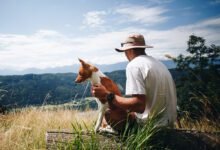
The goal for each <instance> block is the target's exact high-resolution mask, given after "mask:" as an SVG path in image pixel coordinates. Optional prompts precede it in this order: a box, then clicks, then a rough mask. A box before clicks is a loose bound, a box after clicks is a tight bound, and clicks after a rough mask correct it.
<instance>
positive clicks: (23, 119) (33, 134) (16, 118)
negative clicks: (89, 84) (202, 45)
mask: <svg viewBox="0 0 220 150" xmlns="http://www.w3.org/2000/svg"><path fill="white" fill-rule="evenodd" d="M44 107H45V106H44ZM96 117H97V112H96V111H92V110H87V111H84V112H80V111H76V110H69V109H67V110H63V109H52V110H50V109H48V110H47V109H45V108H44V109H42V108H41V107H29V108H23V109H21V110H20V111H18V112H11V113H9V114H7V115H0V149H1V150H15V149H16V150H23V149H45V133H46V131H48V130H51V129H69V130H75V131H77V132H78V133H77V134H78V135H79V136H78V139H76V140H74V141H72V143H70V144H69V145H68V146H69V147H71V144H72V145H77V146H78V148H79V149H99V148H100V146H102V144H101V143H100V142H99V139H97V138H96V136H95V134H94V133H93V134H91V139H92V141H90V142H89V143H88V142H87V143H86V142H85V141H84V140H83V138H81V137H82V136H81V133H80V131H81V130H84V129H85V130H91V129H93V126H94V122H95V120H96ZM153 122H154V120H152V121H151V122H149V123H148V124H146V126H145V127H144V128H142V129H140V130H138V132H137V133H136V134H133V133H130V134H129V136H128V138H127V139H126V140H124V141H122V142H123V144H124V146H126V147H129V148H128V149H137V148H140V149H141V148H142V146H143V145H148V146H150V147H154V146H155V145H151V143H150V142H149V139H150V138H151V137H152V136H153V135H154V134H156V133H157V132H158V131H159V130H158V128H155V127H154V126H153ZM180 122H181V125H182V127H183V128H184V129H189V130H192V129H193V130H199V131H208V132H215V131H219V130H220V127H219V123H216V122H211V121H209V120H207V119H205V118H204V119H202V120H200V121H193V120H189V119H187V118H182V119H181V120H180ZM176 128H178V127H176ZM74 142H75V143H74Z"/></svg>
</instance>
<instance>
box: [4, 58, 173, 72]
mask: <svg viewBox="0 0 220 150" xmlns="http://www.w3.org/2000/svg"><path fill="white" fill-rule="evenodd" d="M161 62H162V63H164V64H165V65H166V66H167V68H168V69H172V68H175V67H176V65H175V63H174V62H173V61H171V60H161ZM127 63H128V62H120V63H115V64H109V65H96V64H95V66H97V67H98V68H99V69H100V70H101V71H102V72H112V71H116V70H124V69H125V68H126V66H127ZM78 68H79V64H74V65H67V66H62V67H54V68H45V69H38V68H29V69H25V70H22V71H17V70H10V69H0V75H24V74H30V73H33V74H44V73H68V72H73V73H77V72H78Z"/></svg>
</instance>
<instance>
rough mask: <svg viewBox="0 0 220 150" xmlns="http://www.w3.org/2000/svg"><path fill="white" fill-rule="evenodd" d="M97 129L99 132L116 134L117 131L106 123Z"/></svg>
mask: <svg viewBox="0 0 220 150" xmlns="http://www.w3.org/2000/svg"><path fill="white" fill-rule="evenodd" d="M98 131H99V132H101V133H111V134H118V132H117V131H115V130H114V129H113V128H112V127H111V126H110V125H107V126H106V127H105V128H103V127H100V128H99V130H98Z"/></svg>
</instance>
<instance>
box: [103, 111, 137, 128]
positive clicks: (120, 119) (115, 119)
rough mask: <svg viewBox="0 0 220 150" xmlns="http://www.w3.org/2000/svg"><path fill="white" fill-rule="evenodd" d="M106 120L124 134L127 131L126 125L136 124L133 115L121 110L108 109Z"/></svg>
mask: <svg viewBox="0 0 220 150" xmlns="http://www.w3.org/2000/svg"><path fill="white" fill-rule="evenodd" d="M105 120H106V121H107V123H108V124H110V125H111V127H112V128H113V129H115V130H117V131H119V132H123V131H124V130H125V127H126V123H132V122H134V121H135V116H134V114H133V113H129V114H128V113H127V112H126V111H124V110H122V109H120V108H116V109H108V110H107V111H106V113H105Z"/></svg>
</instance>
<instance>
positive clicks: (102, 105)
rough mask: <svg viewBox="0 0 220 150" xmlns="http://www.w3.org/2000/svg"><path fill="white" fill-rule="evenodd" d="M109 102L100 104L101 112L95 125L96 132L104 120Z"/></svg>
mask: <svg viewBox="0 0 220 150" xmlns="http://www.w3.org/2000/svg"><path fill="white" fill-rule="evenodd" d="M107 107H108V106H107V104H100V106H99V114H98V119H97V121H96V125H95V132H97V131H98V130H99V128H100V126H101V124H102V120H103V117H104V114H105V111H106V109H107Z"/></svg>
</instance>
